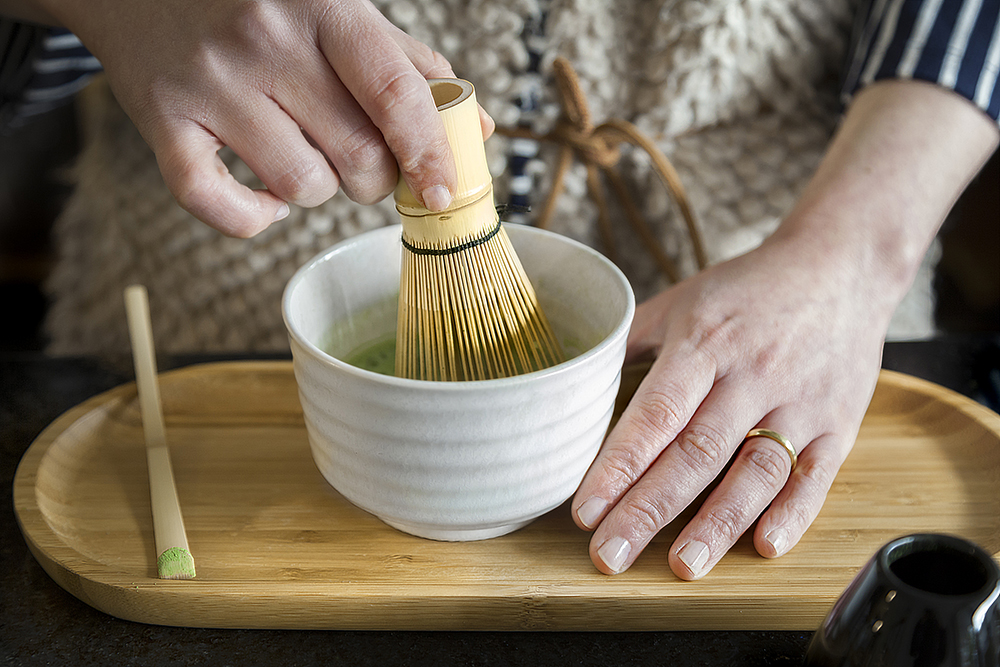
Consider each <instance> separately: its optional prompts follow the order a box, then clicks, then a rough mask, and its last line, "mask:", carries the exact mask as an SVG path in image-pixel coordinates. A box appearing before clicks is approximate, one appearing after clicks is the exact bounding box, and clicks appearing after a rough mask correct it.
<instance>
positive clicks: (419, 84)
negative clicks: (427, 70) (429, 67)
mask: <svg viewBox="0 0 1000 667" xmlns="http://www.w3.org/2000/svg"><path fill="white" fill-rule="evenodd" d="M372 85H373V88H372V89H371V91H370V92H371V100H372V102H373V103H374V105H375V108H377V109H381V110H382V111H383V113H385V114H386V115H391V114H392V113H393V111H394V110H395V109H396V107H398V106H400V105H403V106H406V105H408V104H410V103H411V102H414V101H415V100H417V99H419V96H420V95H421V93H424V92H426V88H427V84H426V82H425V81H424V79H423V78H422V77H420V76H419V75H418V74H417V73H416V70H414V71H412V72H411V71H408V70H400V71H397V72H395V73H393V74H391V75H389V76H388V77H386V78H384V79H381V80H376V81H375V82H374V83H373V84H372Z"/></svg>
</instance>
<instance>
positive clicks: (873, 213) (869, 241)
mask: <svg viewBox="0 0 1000 667" xmlns="http://www.w3.org/2000/svg"><path fill="white" fill-rule="evenodd" d="M998 138H1000V132H998V129H997V126H996V124H995V123H993V121H992V120H991V119H989V118H988V117H987V116H986V115H985V114H983V113H982V112H981V111H980V110H979V109H978V108H976V107H975V106H974V105H972V104H971V103H970V102H969V101H968V100H965V99H964V98H961V97H959V96H958V95H956V94H954V93H952V92H951V91H947V90H945V89H943V88H940V87H938V86H935V85H933V84H927V83H922V82H913V81H906V82H902V81H891V82H882V83H878V84H874V85H872V86H870V87H869V88H867V89H865V90H864V91H862V92H861V93H859V94H858V96H857V97H856V98H855V100H854V102H853V104H852V105H851V107H850V109H849V110H848V112H847V114H846V116H845V118H844V121H843V123H842V126H841V127H840V128H839V130H838V132H837V134H836V136H835V137H834V139H833V141H832V142H831V144H830V147H829V149H828V151H827V153H826V155H825V157H824V159H823V161H822V163H821V164H820V167H819V168H818V169H817V171H816V174H815V175H814V177H813V179H812V180H811V181H810V183H809V185H808V186H807V187H806V189H805V191H804V192H803V194H802V196H801V198H800V199H799V201H798V203H797V204H796V206H795V208H794V209H793V210H792V212H791V213H790V214H789V216H788V217H787V219H786V220H785V221H784V222H783V223H782V225H781V227H780V228H779V230H778V232H776V234H775V241H776V242H782V241H784V242H791V243H794V244H795V246H796V248H797V249H798V251H799V252H806V253H807V255H808V254H810V253H811V255H812V257H811V259H813V260H814V261H817V262H819V263H820V264H818V265H819V266H831V265H832V266H839V267H840V273H841V274H844V275H847V274H848V272H849V274H850V275H851V276H853V277H854V278H855V279H857V280H859V281H862V282H863V284H865V285H870V286H872V287H873V288H875V287H877V294H878V295H879V296H880V297H881V298H884V299H886V300H887V301H888V305H890V306H892V307H894V306H895V304H896V303H898V301H899V300H900V299H902V297H903V295H904V294H905V293H906V291H907V290H908V289H909V287H910V285H911V283H912V281H913V278H914V276H915V275H916V272H917V269H918V268H919V266H920V264H921V261H922V260H923V257H924V255H925V254H926V252H927V248H928V247H929V245H930V243H931V242H932V240H933V239H934V236H935V235H936V234H937V231H938V229H939V228H940V225H941V223H942V222H943V220H944V218H945V216H946V215H947V213H948V211H949V210H950V209H951V207H952V206H953V205H954V202H955V200H956V199H957V198H958V196H959V195H960V194H961V192H962V191H963V190H964V189H965V187H966V185H967V184H968V183H969V181H970V180H971V179H972V177H973V176H974V175H975V174H976V173H977V172H978V170H979V169H980V168H981V167H982V165H983V164H984V163H985V161H986V159H987V158H988V157H989V155H990V154H991V153H992V152H993V150H994V148H995V147H996V144H997V141H998Z"/></svg>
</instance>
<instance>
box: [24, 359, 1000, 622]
mask: <svg viewBox="0 0 1000 667" xmlns="http://www.w3.org/2000/svg"><path fill="white" fill-rule="evenodd" d="M629 380H634V378H627V379H626V382H625V383H624V384H627V385H632V382H630V381H629ZM160 382H161V392H162V395H163V403H164V410H165V413H166V423H167V436H168V438H169V440H170V447H171V450H172V451H173V452H175V471H174V472H175V475H176V478H177V486H178V491H179V493H180V499H181V503H182V505H183V509H184V513H185V520H186V524H187V529H188V538H189V542H190V545H191V551H192V554H193V555H194V557H195V559H196V561H197V563H198V577H197V578H196V579H193V580H188V581H166V580H161V579H158V578H157V576H156V555H155V553H154V547H153V528H152V519H151V516H150V506H149V488H148V481H147V475H146V469H145V450H144V446H143V436H142V428H141V423H140V417H139V408H138V403H137V397H136V390H135V386H134V385H125V386H122V387H119V388H117V389H114V390H112V391H110V392H107V393H105V394H102V395H100V396H97V397H95V398H93V399H91V400H89V401H87V402H85V403H83V404H81V405H80V406H78V407H76V408H74V409H72V410H70V411H69V412H67V413H66V414H64V415H63V416H62V417H60V418H59V419H57V420H56V421H55V422H54V423H53V424H52V425H51V426H50V427H49V428H48V429H46V430H45V431H44V432H43V433H42V434H41V435H40V436H39V437H38V439H37V440H36V441H35V443H34V444H33V445H32V446H31V448H30V449H29V450H28V451H27V453H26V454H25V456H24V458H23V460H22V462H21V465H20V467H19V468H18V471H17V475H16V478H15V482H14V504H15V510H16V513H17V516H18V519H19V521H20V524H21V528H22V531H23V532H24V534H25V537H26V539H27V542H28V544H29V547H30V548H31V550H32V552H33V553H34V554H35V556H36V558H38V560H39V561H40V562H41V564H42V565H43V567H44V568H45V569H46V571H47V572H48V573H49V574H50V575H51V576H52V577H53V578H54V579H55V580H56V581H57V582H58V583H59V584H60V585H61V586H63V587H64V588H65V589H67V590H68V591H70V592H71V593H73V594H74V595H76V596H77V597H79V598H80V599H82V600H84V601H85V602H87V603H88V604H91V605H93V606H94V607H96V608H98V609H101V610H103V611H106V612H107V613H110V614H113V615H115V616H119V617H122V618H126V619H130V620H136V621H142V622H148V623H158V624H166V625H188V626H202V627H245V628H341V629H468V630H486V629H488V630H504V629H507V630H524V629H531V630H555V629H559V630H671V629H673V630H682V629H795V630H812V629H814V628H816V627H817V626H818V625H819V623H820V622H821V620H822V618H823V617H824V616H825V615H826V613H827V611H828V609H829V607H830V605H831V604H832V603H833V601H834V600H835V599H836V598H837V597H838V596H839V595H840V593H841V591H842V590H843V588H844V587H845V586H846V585H847V583H848V582H849V581H850V579H851V577H852V576H853V575H854V573H855V572H856V571H857V570H858V569H859V568H860V567H861V566H862V565H863V564H864V562H865V561H866V560H867V559H868V558H869V557H870V555H871V554H872V553H874V552H875V550H876V549H877V548H878V547H879V546H881V545H882V544H883V543H885V542H887V541H888V540H890V539H892V538H894V537H897V536H899V535H903V534H907V533H912V532H919V531H935V532H948V533H952V534H957V535H960V536H963V537H966V538H968V539H971V540H973V541H975V542H977V543H979V544H980V545H982V546H983V547H985V548H986V549H987V550H988V551H989V552H990V553H993V554H997V553H998V552H1000V487H998V482H1000V435H998V434H1000V416H998V415H997V414H995V413H993V412H991V411H989V410H987V409H986V408H983V407H981V406H979V405H978V404H976V403H974V402H972V401H970V400H968V399H966V398H964V397H961V396H959V395H958V394H955V393H953V392H950V391H948V390H945V389H943V388H940V387H938V386H936V385H933V384H930V383H927V382H925V381H922V380H918V379H915V378H911V377H908V376H904V375H900V374H896V373H890V372H883V374H882V377H881V379H880V382H879V387H878V389H877V391H876V393H875V397H874V399H873V401H872V405H871V408H870V409H869V414H868V417H867V418H866V420H865V422H864V425H863V427H862V430H861V434H860V437H859V441H858V443H857V445H856V446H855V448H854V450H853V452H852V454H851V455H850V457H849V458H848V460H847V462H846V464H845V465H844V467H843V469H842V470H841V472H840V475H839V476H838V477H837V480H836V482H835V483H834V485H833V488H832V490H831V493H830V497H829V499H828V500H827V503H826V505H825V507H824V509H823V511H822V513H821V514H820V516H819V517H818V518H817V520H816V522H815V524H814V525H813V527H812V529H811V530H810V531H809V532H808V533H807V534H806V536H805V538H803V540H802V542H801V543H800V544H799V545H798V546H797V547H796V548H795V549H793V550H792V552H790V553H789V554H788V555H786V556H784V557H783V558H780V559H778V560H775V561H768V560H765V559H763V558H761V557H759V556H757V555H756V554H755V553H754V551H753V547H752V544H751V543H750V540H749V538H748V537H744V538H743V539H741V540H740V542H739V543H738V544H737V546H736V547H735V548H734V549H733V550H732V552H730V554H728V555H727V556H726V557H725V558H723V560H722V561H721V562H720V563H719V564H718V565H717V566H716V567H715V569H714V570H713V571H712V573H711V574H710V575H708V577H706V578H705V579H703V580H701V581H698V582H684V581H680V580H678V579H676V578H675V577H674V576H673V575H672V574H671V572H670V570H669V569H668V568H667V566H666V563H665V552H666V549H667V547H668V546H669V544H670V541H671V540H672V538H673V536H674V535H675V534H676V531H677V527H676V526H674V525H672V526H669V527H668V528H667V529H665V530H664V531H663V533H662V534H661V535H659V536H658V537H657V538H656V539H655V540H654V542H653V543H652V544H651V545H650V546H649V547H648V548H647V549H646V551H645V552H644V553H643V555H642V556H641V557H640V558H639V560H638V561H637V562H636V564H635V565H634V566H633V567H632V568H631V569H629V570H628V571H627V572H625V573H623V574H621V575H618V576H614V577H607V576H604V575H601V574H599V573H598V572H597V571H596V570H595V569H594V568H593V566H592V565H591V563H590V561H589V558H588V556H587V541H588V534H587V533H584V532H582V531H580V530H578V529H577V528H576V527H575V526H574V525H573V523H572V521H571V520H570V517H569V515H568V509H567V507H566V506H563V507H561V508H559V509H557V510H555V511H553V512H551V513H550V514H548V515H546V516H544V517H542V518H541V519H539V520H537V521H535V522H534V523H533V524H531V525H530V526H528V527H527V528H524V529H522V530H520V531H518V532H516V533H513V534H510V535H507V536H504V537H500V538H496V539H493V540H487V541H483V542H470V543H439V542H433V541H429V540H423V539H420V538H416V537H412V536H408V535H405V534H403V533H400V532H397V531H395V530H393V529H392V528H389V527H388V526H386V525H384V524H382V523H381V522H380V521H379V520H378V519H376V518H374V517H372V516H371V515H369V514H367V513H365V512H363V511H361V510H359V509H357V508H355V507H353V506H352V505H350V504H349V503H348V502H347V501H345V500H344V499H343V498H341V497H340V496H339V495H338V494H337V493H336V492H335V491H334V490H333V489H332V488H330V487H329V486H328V485H327V484H326V483H325V481H324V480H323V478H322V477H321V476H320V474H319V472H318V471H317V470H316V467H315V466H314V465H313V462H312V459H311V457H310V454H309V446H308V442H307V439H306V434H305V428H304V425H303V421H302V414H301V409H300V407H299V404H298V398H297V394H296V388H295V383H294V378H293V376H292V371H291V364H290V363H289V362H246V363H244V362H240V363H225V364H212V365H203V366H193V367H189V368H186V369H182V370H179V371H174V372H170V373H166V374H163V375H162V376H161V379H160ZM684 518H686V517H684V516H682V517H681V519H679V521H681V520H683V519H684ZM675 523H678V522H675Z"/></svg>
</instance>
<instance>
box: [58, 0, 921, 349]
mask: <svg viewBox="0 0 1000 667" xmlns="http://www.w3.org/2000/svg"><path fill="white" fill-rule="evenodd" d="M375 4H376V5H377V6H378V7H379V8H380V9H381V10H382V11H383V12H384V13H385V14H386V16H388V18H389V19H390V20H392V21H393V22H394V23H396V24H397V25H399V26H400V27H401V28H403V29H404V30H406V31H407V32H409V33H410V34H411V35H413V36H414V37H415V38H417V39H419V40H421V41H424V42H425V43H427V44H429V45H430V46H432V47H433V48H435V49H437V50H438V51H440V52H441V53H443V54H444V55H445V56H446V57H447V58H448V59H449V60H450V62H451V63H452V65H453V66H454V69H455V71H456V73H457V74H458V75H459V76H461V77H463V78H466V79H468V80H470V81H472V82H473V83H474V84H475V85H476V87H477V96H478V98H479V100H480V103H481V104H482V105H483V106H484V107H485V108H486V109H487V110H488V111H489V112H490V114H491V115H492V116H493V118H494V119H495V120H496V121H497V123H498V124H499V125H501V126H507V127H513V126H515V125H517V124H518V123H519V122H522V121H524V120H525V118H524V117H522V114H521V112H520V111H519V110H518V109H517V107H516V106H515V105H514V103H513V100H514V99H515V98H516V97H517V95H518V93H519V92H521V91H523V90H525V89H526V88H527V87H528V86H529V85H530V81H531V77H530V75H529V74H527V73H526V69H527V67H528V53H527V50H526V48H525V44H524V41H523V39H522V37H521V32H522V28H523V26H524V23H525V20H526V18H528V17H530V16H532V15H533V14H537V13H538V12H539V11H540V6H539V3H538V2H535V1H534V0H508V1H506V2H500V1H497V0H472V1H471V2H467V1H465V0H396V1H392V0H376V2H375ZM852 11H853V2H852V1H851V0H807V1H806V2H802V1H801V0H748V1H744V2H732V1H729V0H618V1H616V2H606V1H599V0H554V1H553V2H551V3H549V9H548V12H549V14H548V20H547V23H546V34H545V37H544V38H542V39H540V40H539V41H538V42H537V43H536V44H534V45H533V46H534V47H535V48H536V49H538V50H540V51H541V52H542V53H543V54H544V56H543V59H542V72H543V74H545V73H546V72H547V71H548V68H549V65H550V64H551V62H552V60H553V59H554V58H555V57H556V56H558V55H562V56H564V57H566V58H567V59H568V60H569V61H570V62H571V63H572V64H573V66H574V67H575V68H576V70H577V72H578V75H579V77H580V82H581V85H582V87H583V90H584V91H585V93H586V95H587V98H588V102H589V104H590V106H591V111H592V112H593V115H594V119H595V121H597V122H600V121H602V120H604V119H605V118H608V117H612V116H613V117H618V118H624V119H626V120H630V121H632V122H634V123H636V124H637V125H638V127H639V128H640V129H641V130H642V131H643V132H645V133H646V134H647V135H648V136H650V137H652V138H653V139H655V140H656V142H657V143H658V145H659V146H660V147H661V148H662V149H663V150H664V152H665V153H666V155H667V156H668V157H669V158H670V159H671V161H672V162H673V163H674V165H675V166H676V168H677V170H678V172H679V174H680V177H681V179H682V181H683V183H684V186H685V188H686V189H687V192H688V194H689V197H690V200H691V204H692V205H693V209H694V212H695V215H696V218H697V220H698V223H699V226H700V228H701V230H702V232H703V234H704V237H705V241H706V248H707V250H708V253H709V258H710V260H711V261H712V262H718V261H722V260H724V259H727V258H729V257H733V256H735V255H737V254H740V253H742V252H745V251H747V250H749V249H751V248H753V247H755V246H756V245H757V244H759V243H760V242H761V241H762V240H763V239H764V238H765V237H766V236H767V235H768V234H770V233H771V231H773V229H774V228H775V227H776V226H777V225H778V223H779V221H780V220H781V219H782V217H783V216H784V215H785V214H787V212H788V211H789V210H790V208H791V206H792V204H793V203H794V201H795V199H796V196H797V194H798V193H799V192H800V191H801V189H802V187H803V186H804V185H805V183H806V181H807V179H808V178H809V176H810V174H811V173H812V171H813V170H814V168H815V167H816V165H817V164H818V162H819V160H820V158H821V156H822V152H823V149H824V147H825V145H826V143H827V141H828V140H829V138H830V136H831V134H832V131H833V128H834V126H835V123H836V120H837V115H836V114H837V109H836V106H835V101H834V93H835V84H836V72H837V71H838V68H839V66H840V62H841V60H842V58H843V55H844V48H845V45H846V40H847V36H848V32H849V24H850V20H851V13H852ZM545 90H546V95H545V96H544V99H543V105H542V109H541V110H540V111H539V112H538V113H537V114H535V115H534V116H532V118H531V119H530V122H531V123H533V125H534V129H536V130H538V131H540V132H544V131H545V130H547V129H548V127H549V126H550V125H551V123H552V122H553V121H554V119H555V118H556V117H557V115H558V105H557V103H556V98H555V91H554V90H553V88H552V86H551V85H547V86H546V87H545ZM81 106H82V109H83V117H84V122H85V137H86V143H85V147H84V149H83V151H82V154H81V156H80V158H79V161H78V164H77V166H76V169H75V175H76V179H77V183H76V188H75V192H74V194H73V196H72V198H71V200H70V202H69V204H68V206H67V208H66V210H65V211H64V213H63V215H62V216H61V217H60V219H59V220H58V222H57V226H56V232H55V234H56V243H57V250H58V253H59V261H58V265H57V268H56V270H55V272H54V275H53V276H52V278H51V280H50V282H49V284H48V289H49V293H50V295H51V298H52V307H51V309H50V314H49V316H48V320H47V323H46V329H47V333H48V334H49V336H50V339H51V344H50V351H51V352H52V353H55V354H93V353H98V354H108V353H111V354H121V353H124V352H127V350H128V334H127V329H126V324H125V313H124V306H123V303H122V296H121V295H122V290H123V289H124V287H125V286H126V285H128V284H130V283H133V282H141V283H143V284H145V285H146V286H147V288H148V290H149V296H150V304H151V308H152V312H153V327H154V335H155V338H156V344H157V348H158V350H160V351H163V352H170V353H182V352H242V351H284V350H286V349H287V347H288V344H287V339H286V334H285V329H284V326H283V323H282V319H281V306H280V302H281V295H282V291H283V289H284V286H285V284H286V283H287V281H288V279H289V278H290V277H291V275H292V274H293V273H294V271H295V270H296V269H297V268H298V267H299V266H301V265H302V264H303V263H305V262H306V261H307V260H308V259H309V258H311V257H312V256H314V255H316V254H317V253H319V252H321V251H323V250H324V249H326V248H328V247H329V246H330V245H332V244H334V243H336V242H337V241H340V240H342V239H344V238H347V237H349V236H352V235H354V234H357V233H359V232H362V231H365V230H369V229H374V228H376V227H380V226H383V225H386V224H393V223H396V222H397V221H398V219H397V217H396V214H395V212H394V210H393V208H392V205H391V198H389V199H387V200H386V201H383V202H382V203H380V204H378V205H376V206H359V205H357V204H355V203H353V202H351V201H350V200H348V199H347V198H346V197H345V196H344V195H343V194H342V193H341V194H338V195H337V196H336V197H334V198H333V199H331V200H330V201H329V202H327V203H326V204H324V205H322V206H319V207H317V208H315V209H310V210H304V209H298V208H295V207H292V213H291V215H290V216H289V217H288V218H286V219H285V220H283V221H281V222H279V223H276V224H274V225H272V226H271V227H270V228H269V229H267V230H266V231H264V232H263V233H261V234H260V235H258V236H257V237H255V238H253V239H249V240H240V239H231V238H226V237H224V236H222V235H221V234H219V233H217V232H215V231H214V230H212V229H210V228H208V227H207V226H205V225H204V224H202V223H200V222H199V221H197V220H195V219H194V218H193V217H191V216H190V215H189V214H187V213H186V212H184V211H183V210H182V209H181V208H180V207H179V206H177V204H176V203H175V202H174V200H173V198H172V197H171V196H170V194H169V192H168V191H167V189H166V187H165V186H164V184H163V181H162V179H161V177H160V174H159V171H158V169H157V166H156V162H155V159H154V157H153V155H152V153H151V151H150V150H149V149H148V148H147V147H146V145H145V143H143V141H142V139H141V137H140V136H139V134H138V132H137V131H136V130H135V128H134V127H133V126H132V124H131V122H130V121H129V120H128V118H127V117H126V116H125V115H124V114H123V113H122V111H121V110H120V108H118V106H117V105H116V104H115V103H114V100H113V98H112V96H111V94H110V92H109V90H108V89H107V87H106V85H104V84H103V83H101V82H97V83H95V84H94V85H93V86H91V88H90V89H89V90H88V91H86V94H85V96H84V97H83V99H82V100H81ZM508 148H509V141H508V140H506V139H503V138H501V137H495V138H493V139H491V140H490V141H489V142H487V150H488V155H489V157H490V166H491V170H492V172H493V173H494V175H495V177H496V181H497V183H496V185H497V192H498V199H499V200H500V201H503V199H504V196H505V192H506V188H507V181H506V178H505V176H506V165H505V163H504V155H506V154H507V150H508ZM222 155H223V158H224V160H225V162H226V163H227V165H229V167H230V169H231V170H232V171H233V173H234V175H235V176H236V177H237V178H238V179H239V180H240V181H241V182H244V183H247V184H249V185H256V186H258V187H259V186H260V183H259V182H257V180H256V178H255V177H254V176H253V174H252V173H251V172H250V170H249V169H248V168H247V167H246V166H245V165H243V163H242V162H241V161H239V160H238V159H237V158H236V157H235V156H234V155H232V154H231V153H230V152H228V151H223V153H222ZM540 157H541V158H542V159H541V161H540V162H539V163H538V164H537V166H536V167H535V168H534V169H535V173H534V174H533V175H534V177H535V178H536V180H537V185H538V187H537V191H536V192H535V194H534V200H535V201H536V202H537V203H538V204H540V203H541V201H542V200H543V199H544V197H545V195H546V194H547V192H548V190H549V185H550V184H549V175H550V173H551V171H552V169H553V164H554V159H555V150H554V147H552V146H545V145H543V146H542V147H541V155H540ZM621 168H622V170H623V172H624V173H625V174H626V176H627V178H628V182H629V183H630V186H631V188H632V191H633V194H634V196H635V197H636V200H637V201H638V202H639V203H640V206H641V209H642V211H643V212H644V215H645V216H646V218H647V219H648V220H650V221H651V223H652V224H653V225H654V228H655V229H656V233H657V235H658V236H659V238H660V239H661V240H662V243H663V245H664V247H665V248H666V249H667V251H668V252H669V253H670V254H671V255H672V256H673V257H674V258H675V260H676V261H677V262H678V264H679V266H680V267H681V268H682V270H683V272H684V274H685V275H690V274H692V273H693V272H694V271H695V270H696V267H695V264H694V259H693V256H692V253H691V248H690V243H689V240H688V238H687V236H686V233H685V232H684V226H683V221H682V219H681V217H680V215H679V212H678V211H677V210H676V208H675V207H674V206H673V204H672V202H671V201H670V199H669V197H668V196H667V193H666V191H665V190H664V188H663V187H662V186H661V185H660V184H659V182H658V181H657V180H656V177H655V175H654V174H653V172H652V171H651V169H650V167H649V164H648V162H647V160H646V159H645V158H644V156H643V155H642V154H640V153H638V152H635V153H632V152H626V153H625V154H624V156H623V159H622V163H621ZM552 228H553V229H554V230H555V231H557V232H560V233H563V234H566V235H568V236H572V237H574V238H577V239H580V240H582V241H584V242H587V243H590V244H594V245H596V246H597V247H598V248H600V246H599V244H598V242H597V232H596V223H595V209H594V207H593V205H592V203H591V202H590V201H589V200H588V199H587V195H586V185H585V176H584V172H583V169H582V167H581V166H580V165H576V166H575V167H574V168H573V169H571V170H570V173H569V174H568V175H567V178H566V183H565V192H564V194H563V195H562V197H561V198H560V199H559V202H558V206H557V209H556V212H555V215H554V218H553V222H552ZM615 233H616V237H618V243H619V257H620V263H621V265H622V268H623V270H625V272H626V274H627V275H628V276H629V278H630V280H631V281H632V283H633V285H634V287H635V289H636V293H637V296H638V297H639V298H640V299H641V298H645V297H648V296H650V295H652V294H653V293H655V292H656V291H658V290H660V289H662V288H663V287H665V286H666V283H665V282H664V281H663V279H662V278H661V276H660V275H659V274H658V273H657V270H656V267H655V265H654V264H653V262H652V261H651V259H650V258H649V256H648V253H646V252H645V250H644V248H642V247H641V245H640V244H639V242H638V241H637V240H636V239H635V238H634V235H632V234H631V233H630V231H629V230H628V226H627V225H626V224H625V223H624V221H622V222H621V224H619V225H617V227H616V232H615ZM931 260H933V256H931V257H929V259H928V261H927V262H926V263H925V266H924V268H923V269H922V271H921V274H920V276H919V277H918V280H917V285H916V286H915V288H914V290H913V291H912V292H911V295H910V296H909V297H908V298H907V299H906V300H905V301H904V304H903V305H902V306H901V308H900V310H899V312H897V315H896V318H894V321H893V324H892V326H891V329H890V336H891V337H893V338H915V337H924V336H927V335H930V334H931V333H932V332H933V325H932V306H933V301H932V298H931V291H930V278H931V274H932V266H933V261H931ZM359 279H363V278H362V277H360V276H359Z"/></svg>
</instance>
